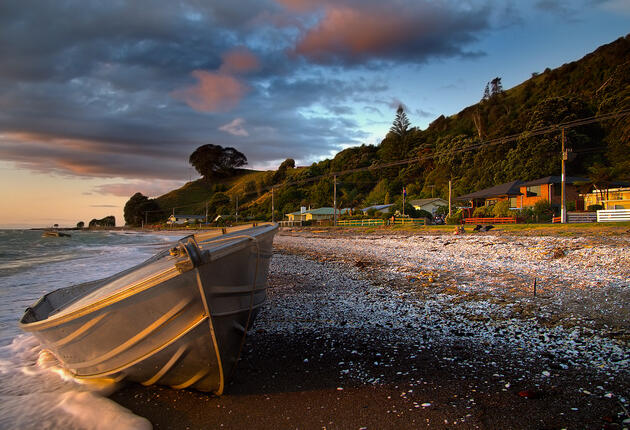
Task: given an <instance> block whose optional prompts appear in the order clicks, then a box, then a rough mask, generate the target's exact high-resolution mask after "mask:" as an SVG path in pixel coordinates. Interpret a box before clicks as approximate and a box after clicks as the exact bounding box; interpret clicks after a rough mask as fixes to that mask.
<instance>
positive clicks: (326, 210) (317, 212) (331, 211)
mask: <svg viewBox="0 0 630 430" xmlns="http://www.w3.org/2000/svg"><path fill="white" fill-rule="evenodd" d="M337 212H339V209H337ZM304 213H309V214H313V215H332V214H334V209H333V208H331V207H327V206H325V207H322V208H317V209H311V210H309V211H306V212H304Z"/></svg>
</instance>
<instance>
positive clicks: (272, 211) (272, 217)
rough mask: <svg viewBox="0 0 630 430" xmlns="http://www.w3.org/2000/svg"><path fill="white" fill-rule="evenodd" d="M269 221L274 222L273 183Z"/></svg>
mask: <svg viewBox="0 0 630 430" xmlns="http://www.w3.org/2000/svg"><path fill="white" fill-rule="evenodd" d="M271 222H275V217H274V207H273V185H272V186H271Z"/></svg>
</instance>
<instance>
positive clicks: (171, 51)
mask: <svg viewBox="0 0 630 430" xmlns="http://www.w3.org/2000/svg"><path fill="white" fill-rule="evenodd" d="M381 4H384V3H382V2H376V1H372V0H370V1H362V2H359V1H340V2H332V1H331V2H326V1H324V2H319V3H318V4H316V3H313V2H311V1H310V0H301V1H290V0H286V1H284V0H283V1H274V0H246V1H238V2H218V1H215V2H198V1H194V0H190V1H177V2H173V1H161V2H156V1H149V0H133V1H131V0H129V1H124V0H121V1H115V2H100V1H82V2H79V1H38V2H36V3H29V2H24V1H11V0H9V1H6V0H5V1H2V2H0V58H1V59H2V67H0V159H1V160H5V161H13V162H15V163H16V164H18V165H19V166H21V167H24V168H28V169H32V170H37V171H44V172H56V173H61V174H67V175H77V176H95V177H121V178H127V179H132V178H141V179H142V178H144V179H146V180H150V179H152V178H158V179H162V180H164V181H167V182H168V181H176V180H178V179H179V180H181V179H184V178H185V179H188V178H189V176H190V166H189V165H188V162H187V160H188V156H189V154H190V153H191V152H192V151H193V150H194V149H195V148H196V147H197V146H199V145H202V144H205V143H215V144H220V145H223V146H233V147H236V148H237V149H239V150H240V151H242V152H244V153H245V154H246V155H247V157H248V160H249V165H250V166H256V165H261V166H262V165H269V164H273V163H275V162H276V161H277V160H283V159H285V158H288V157H291V158H294V159H296V160H300V161H301V162H302V163H305V162H310V161H312V160H314V159H319V158H321V156H322V155H329V154H331V153H333V152H335V151H336V150H338V149H340V148H341V147H344V146H346V145H349V144H360V143H362V140H363V139H364V138H365V137H366V136H367V135H366V134H365V133H363V132H362V131H361V130H360V125H359V123H358V122H357V121H356V120H354V119H352V115H353V114H356V113H357V112H356V111H357V110H360V108H359V109H357V108H353V107H352V103H353V102H356V100H358V99H360V98H361V97H365V96H366V95H369V97H370V98H372V99H373V98H374V97H386V96H385V95H383V94H384V93H385V92H386V91H387V90H388V87H387V85H385V84H383V83H382V82H377V81H375V82H371V81H369V80H367V79H365V78H362V77H360V76H357V75H353V76H349V75H344V73H345V71H346V70H345V69H344V67H345V65H351V66H352V67H354V68H356V66H357V65H363V66H366V67H367V68H369V67H375V64H377V63H379V62H382V61H405V62H408V61H412V62H423V61H426V60H427V59H428V58H431V57H445V56H466V55H476V54H475V52H474V51H470V50H468V49H466V46H467V45H469V44H470V43H471V42H473V41H474V40H475V39H476V32H480V31H485V29H487V27H488V21H487V13H488V9H487V6H484V5H482V6H470V5H469V6H467V7H465V8H464V7H459V6H457V7H455V6H452V7H450V6H449V7H446V6H434V5H433V4H432V3H429V2H420V3H417V2H412V1H409V2H403V1H402V0H400V1H397V2H396V5H397V6H398V7H397V8H396V7H388V9H391V10H393V11H395V12H391V11H390V12H388V13H387V14H385V15H383V18H385V19H384V25H389V26H390V27H387V28H393V27H392V26H397V25H400V28H399V29H397V30H396V31H392V34H391V35H390V36H387V34H386V33H387V32H384V31H382V29H380V31H378V30H379V29H375V28H372V27H370V26H371V25H372V24H373V22H374V19H375V17H376V14H378V13H380V12H382V11H383V8H382V6H379V5H381ZM444 4H446V3H444ZM340 14H341V15H340ZM343 16H348V17H350V18H351V19H350V20H349V21H348V22H347V24H348V26H347V29H346V30H348V29H354V30H358V28H356V25H357V23H358V21H357V19H358V18H366V19H368V21H366V26H365V27H364V28H362V29H361V31H360V32H358V33H357V35H356V36H355V35H351V34H349V33H348V32H347V31H345V30H343V28H342V27H341V26H340V21H339V18H340V17H343ZM365 31H369V32H372V31H375V32H376V33H378V37H376V36H374V37H371V38H369V39H368V40H366V43H365V44H364V45H362V44H361V43H362V41H361V39H360V37H361V36H360V34H362V33H364V32H365ZM291 53H293V54H297V55H290V54H291ZM314 63H318V64H314ZM331 63H337V64H339V65H340V66H338V67H332V68H331V67H330V66H329V64H331ZM366 70H367V69H366ZM365 109H368V110H369V107H366V108H365ZM372 109H376V108H375V107H373V106H372ZM164 184H166V182H165V183H164ZM164 184H162V185H164ZM127 185H129V184H124V183H119V184H113V185H112V187H110V188H101V189H97V190H95V191H96V192H106V193H107V192H108V193H114V194H117V193H122V192H126V190H127V188H125V187H127ZM132 185H133V184H131V185H129V186H132ZM167 185H172V183H171V182H168V184H167ZM164 186H166V185H164ZM158 188H159V187H158ZM153 191H154V192H157V189H156V188H154V189H153Z"/></svg>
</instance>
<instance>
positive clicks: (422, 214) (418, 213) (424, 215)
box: [414, 209, 433, 221]
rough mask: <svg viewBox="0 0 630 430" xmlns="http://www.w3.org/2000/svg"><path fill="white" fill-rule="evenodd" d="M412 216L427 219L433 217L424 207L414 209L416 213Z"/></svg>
mask: <svg viewBox="0 0 630 430" xmlns="http://www.w3.org/2000/svg"><path fill="white" fill-rule="evenodd" d="M414 218H427V219H428V220H429V221H431V220H432V219H433V215H431V212H428V211H425V210H424V209H419V210H416V214H415V216H414Z"/></svg>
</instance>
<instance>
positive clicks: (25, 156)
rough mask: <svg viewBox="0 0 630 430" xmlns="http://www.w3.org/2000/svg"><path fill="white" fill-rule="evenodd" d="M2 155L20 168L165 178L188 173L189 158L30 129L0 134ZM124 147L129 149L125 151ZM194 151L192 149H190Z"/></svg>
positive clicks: (179, 176) (102, 175)
mask: <svg viewBox="0 0 630 430" xmlns="http://www.w3.org/2000/svg"><path fill="white" fill-rule="evenodd" d="M0 142H2V145H0V159H1V160H5V161H11V162H13V163H15V164H16V165H17V166H19V167H20V168H24V169H28V170H33V171H38V172H44V173H53V174H61V175H67V176H80V177H99V178H114V177H119V178H125V177H126V178H163V179H181V178H183V177H186V176H187V171H188V170H189V168H190V167H189V166H187V162H186V161H187V159H183V157H182V159H175V160H173V159H171V157H170V156H169V153H168V151H164V152H162V150H159V151H156V152H154V153H143V152H142V151H139V148H136V147H133V146H131V145H126V146H125V145H121V144H119V143H116V142H106V141H91V140H81V139H71V138H65V137H54V136H47V135H37V134H29V133H21V134H20V133H3V134H0ZM125 149H128V151H127V153H125ZM191 152H192V151H191Z"/></svg>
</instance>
